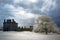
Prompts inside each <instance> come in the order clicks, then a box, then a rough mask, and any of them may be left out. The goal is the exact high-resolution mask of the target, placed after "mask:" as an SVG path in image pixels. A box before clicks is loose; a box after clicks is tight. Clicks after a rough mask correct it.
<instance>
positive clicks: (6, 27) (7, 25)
mask: <svg viewBox="0 0 60 40" xmlns="http://www.w3.org/2000/svg"><path fill="white" fill-rule="evenodd" d="M17 27H18V23H16V22H15V21H14V19H7V20H4V22H3V31H17Z"/></svg>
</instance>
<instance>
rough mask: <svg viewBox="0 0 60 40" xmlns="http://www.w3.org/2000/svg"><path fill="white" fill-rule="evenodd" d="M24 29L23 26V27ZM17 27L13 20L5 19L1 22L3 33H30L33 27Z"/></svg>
mask: <svg viewBox="0 0 60 40" xmlns="http://www.w3.org/2000/svg"><path fill="white" fill-rule="evenodd" d="M23 27H24V26H23ZM23 27H22V28H21V27H18V23H16V22H15V20H14V19H5V20H4V22H3V31H32V30H33V26H29V28H27V27H26V26H25V27H24V28H23Z"/></svg>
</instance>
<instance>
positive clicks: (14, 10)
mask: <svg viewBox="0 0 60 40" xmlns="http://www.w3.org/2000/svg"><path fill="white" fill-rule="evenodd" d="M41 14H43V15H48V16H50V17H51V18H52V20H53V21H54V22H55V23H56V24H57V25H58V26H60V0H0V26H2V25H3V20H4V19H15V21H16V22H17V23H19V26H26V25H27V26H30V25H34V19H35V17H36V16H39V15H41Z"/></svg>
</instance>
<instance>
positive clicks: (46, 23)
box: [33, 15, 57, 34]
mask: <svg viewBox="0 0 60 40" xmlns="http://www.w3.org/2000/svg"><path fill="white" fill-rule="evenodd" d="M33 31H34V32H45V33H46V34H48V33H50V32H54V31H57V25H56V24H55V23H54V22H53V21H52V19H51V18H50V17H49V16H45V15H41V16H39V17H37V18H36V21H35V25H34V29H33Z"/></svg>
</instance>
